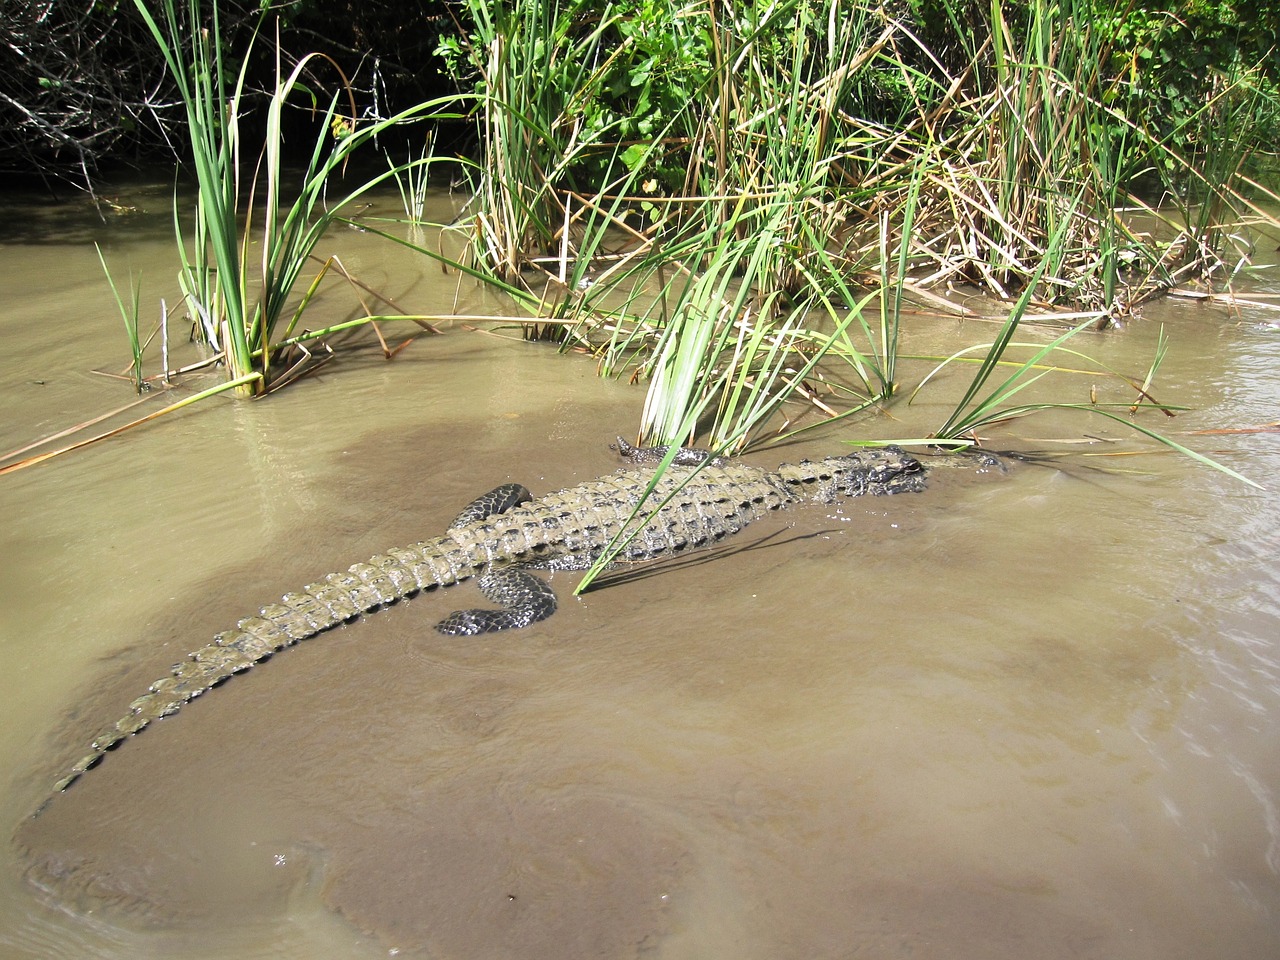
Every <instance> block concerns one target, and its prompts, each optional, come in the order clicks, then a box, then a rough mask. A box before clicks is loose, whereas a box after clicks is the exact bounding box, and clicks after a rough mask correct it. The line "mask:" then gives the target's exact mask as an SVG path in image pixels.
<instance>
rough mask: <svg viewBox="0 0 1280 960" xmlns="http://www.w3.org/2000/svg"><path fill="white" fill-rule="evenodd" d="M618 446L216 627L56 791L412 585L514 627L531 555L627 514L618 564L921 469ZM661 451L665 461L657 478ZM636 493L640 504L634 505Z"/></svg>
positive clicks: (905, 487) (476, 504)
mask: <svg viewBox="0 0 1280 960" xmlns="http://www.w3.org/2000/svg"><path fill="white" fill-rule="evenodd" d="M617 450H618V451H619V453H620V454H621V455H622V457H623V458H624V459H625V460H626V461H628V462H629V468H628V469H623V470H620V471H618V472H616V473H614V474H613V475H611V476H606V477H603V478H600V479H596V480H591V481H589V482H586V483H581V484H578V485H577V486H573V487H568V488H566V489H564V490H560V491H559V492H556V493H551V494H547V495H546V496H543V497H540V498H538V499H536V500H535V499H534V498H533V497H532V496H531V495H530V493H529V491H528V490H527V489H526V488H525V487H524V486H522V485H520V484H515V483H508V484H503V485H502V486H500V487H497V488H495V489H494V490H491V491H490V492H489V493H487V494H485V495H484V496H482V497H479V498H478V499H476V500H475V501H473V502H472V503H471V504H470V505H468V506H467V507H466V509H464V510H463V511H462V513H460V514H459V515H458V517H457V518H456V519H455V520H454V521H453V523H452V524H450V526H449V528H448V530H447V531H446V532H445V533H444V535H443V536H440V537H435V538H433V539H429V540H421V541H419V542H417V543H415V544H413V545H411V546H407V547H398V548H394V549H391V550H388V551H387V552H386V553H382V554H378V555H377V556H374V557H371V558H369V559H368V560H366V561H364V562H363V563H357V564H354V565H353V566H351V567H349V568H348V569H347V570H346V571H345V572H341V573H333V574H330V575H329V576H327V577H324V578H323V579H321V580H317V581H315V582H314V583H310V584H307V585H306V586H305V587H303V588H302V589H301V590H300V591H298V592H296V593H288V594H285V596H284V597H282V598H281V599H280V601H279V602H276V603H270V604H267V605H266V606H264V607H262V608H261V609H260V610H259V611H258V613H257V614H255V615H254V616H251V617H247V618H245V619H242V620H240V621H239V622H238V623H237V624H236V626H235V627H234V628H233V629H231V630H227V631H224V632H222V633H219V634H217V635H216V636H214V638H213V640H212V641H211V642H210V643H208V644H206V645H205V646H203V647H201V648H200V649H199V650H196V651H195V652H194V653H192V654H190V655H189V656H188V657H187V658H186V659H185V660H183V661H182V662H181V663H178V664H175V665H174V666H173V668H172V669H171V671H170V673H169V675H168V676H165V677H163V678H161V679H160V680H157V681H156V682H155V683H153V684H151V686H150V688H149V689H148V690H147V692H146V693H144V694H143V695H142V696H140V697H138V698H137V699H136V700H134V701H133V702H132V703H131V704H130V705H129V709H128V713H127V714H126V715H125V716H124V717H123V719H121V720H118V721H117V722H115V723H112V724H111V725H110V726H108V727H107V728H106V729H105V730H103V731H102V732H101V733H100V734H98V736H96V737H95V738H94V739H93V740H92V742H91V745H90V752H89V753H88V754H87V755H86V756H84V757H83V758H82V759H81V760H79V761H78V762H76V763H75V764H74V765H73V766H72V767H71V769H70V771H69V772H68V773H67V774H66V776H64V777H63V778H62V779H60V780H59V781H58V782H57V784H56V785H55V788H54V793H53V795H56V794H57V793H59V792H61V791H63V790H66V789H67V788H68V787H69V786H71V784H72V783H74V782H75V781H76V780H77V779H78V778H79V777H80V776H81V775H82V774H83V773H85V772H86V771H87V770H89V769H91V768H93V767H94V766H96V765H97V764H98V763H99V762H100V761H101V760H102V758H103V756H104V755H105V754H106V753H107V751H109V750H111V749H114V748H115V747H117V746H118V745H119V744H120V743H121V742H122V741H123V740H125V739H126V738H128V737H130V736H132V735H134V734H137V733H139V732H141V731H142V730H143V729H144V728H145V727H146V726H148V725H149V724H150V723H151V722H152V721H154V720H157V719H159V718H161V717H165V716H169V715H170V714H173V713H176V712H177V711H178V710H179V709H181V707H182V706H183V705H184V704H186V703H188V702H189V701H191V700H193V699H195V698H196V697H198V696H200V695H201V694H203V693H205V692H206V691H208V690H210V689H212V688H213V687H215V686H218V685H219V684H221V683H223V682H224V681H226V680H227V679H229V678H230V677H232V676H233V675H235V674H238V673H241V672H243V671H245V670H248V669H249V668H250V667H252V666H253V665H254V664H256V663H260V662H262V661H264V660H267V659H269V658H270V657H271V656H272V655H273V654H275V653H276V652H278V651H280V650H282V649H283V648H285V647H287V646H291V645H293V644H296V643H298V642H299V641H302V640H306V639H309V638H311V637H314V636H316V635H317V634H319V633H322V632H324V631H326V630H329V629H331V628H333V627H336V626H338V625H340V624H343V623H349V622H351V621H353V620H355V619H357V618H359V617H360V616H361V615H362V614H364V613H368V612H372V611H374V610H377V609H379V608H380V607H383V606H387V605H389V604H393V603H396V602H397V601H398V600H401V599H404V598H407V597H412V596H414V595H416V594H418V593H419V592H422V591H428V590H433V589H435V588H437V587H448V586H452V585H453V584H457V583H461V582H462V581H464V580H468V579H473V578H474V579H475V580H476V582H477V585H478V586H479V588H480V592H481V593H482V594H484V596H485V597H487V598H488V599H489V600H491V601H492V602H494V603H496V604H498V605H499V607H498V609H466V610H457V611H455V612H453V613H451V614H449V616H447V617H446V618H445V619H444V620H442V621H441V622H440V623H439V624H437V625H436V629H437V630H439V631H440V632H441V633H444V634H447V635H451V636H468V635H475V634H481V633H491V632H495V631H500V630H511V629H518V628H521V627H526V626H528V625H530V624H532V623H536V622H538V621H540V620H545V619H546V618H547V617H549V616H551V615H552V614H553V613H554V612H555V610H556V596H555V593H554V592H552V590H551V587H550V586H549V585H548V584H546V583H545V582H544V581H543V580H542V579H541V578H539V577H537V576H535V575H534V574H532V573H530V572H529V571H530V569H536V568H542V569H548V570H585V569H587V568H589V567H590V566H591V565H592V564H594V563H595V562H596V560H597V559H598V558H599V557H600V556H601V555H602V553H603V552H604V551H605V550H606V549H607V548H608V547H609V545H610V544H611V542H613V541H614V539H615V535H617V534H619V533H620V532H621V531H623V530H624V528H626V529H627V530H628V532H629V531H630V530H632V529H635V530H636V533H635V535H634V537H632V538H631V539H630V540H629V541H627V542H626V543H625V545H624V546H623V547H622V548H621V549H620V551H619V552H618V553H617V554H616V556H615V558H614V560H613V561H612V562H613V563H615V564H617V563H628V562H636V561H644V560H653V559H657V558H660V557H668V556H673V555H676V554H681V553H684V552H686V551H690V550H695V549H697V548H699V547H704V546H708V545H710V544H712V543H715V542H716V541H719V540H720V539H722V538H724V537H726V536H729V535H730V534H734V533H737V532H738V531H739V530H741V529H742V528H743V527H745V526H746V525H747V524H749V523H751V522H752V521H753V520H755V519H758V518H759V517H761V516H764V515H765V514H767V513H769V512H771V511H774V510H778V509H780V508H783V507H787V506H789V505H791V504H794V503H798V502H801V501H813V502H818V503H831V502H834V501H836V500H837V499H839V498H841V497H856V496H861V495H864V494H893V493H903V492H918V491H920V490H922V489H924V483H925V470H924V467H923V466H922V465H921V464H920V462H919V461H918V460H916V459H915V458H914V457H911V456H909V455H908V454H906V453H903V452H902V451H901V450H900V449H898V448H896V447H884V448H881V449H877V450H871V451H867V452H863V453H851V454H848V455H845V456H835V457H828V458H826V459H824V460H819V461H812V462H811V461H808V460H804V461H801V462H800V463H798V464H786V463H784V464H782V465H781V466H779V467H778V468H777V469H776V470H773V471H769V470H764V469H761V468H759V467H754V466H750V465H748V464H746V463H743V462H741V461H739V460H732V459H728V458H725V457H719V456H713V455H711V454H710V453H708V452H707V451H703V450H695V449H689V448H679V449H677V450H675V451H671V453H670V455H668V450H667V448H665V447H644V448H640V447H633V446H631V445H630V444H628V443H626V442H625V441H624V440H621V439H619V441H618V446H617ZM663 459H669V460H670V463H669V465H668V467H667V469H666V470H665V471H663V472H662V473H661V475H660V476H659V477H658V479H657V481H656V484H654V483H653V481H654V476H655V474H656V473H657V472H658V467H659V466H660V465H661V461H662V460H663ZM651 484H653V488H652V490H650V486H651ZM642 503H643V504H645V506H644V508H643V509H640V510H637V508H639V507H640V505H641V504H642ZM633 513H634V514H635V515H636V516H637V517H640V518H644V517H646V516H647V519H644V520H643V522H642V524H641V525H639V526H637V525H636V523H635V522H631V520H632V516H633ZM50 799H52V795H51V797H50ZM46 803H47V801H46ZM41 809H43V807H42V808H41ZM37 812H38V811H37Z"/></svg>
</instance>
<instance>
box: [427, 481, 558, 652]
mask: <svg viewBox="0 0 1280 960" xmlns="http://www.w3.org/2000/svg"><path fill="white" fill-rule="evenodd" d="M531 499H533V498H532V496H531V495H530V493H529V491H528V489H527V488H526V487H524V486H523V485H521V484H519V483H504V484H503V485H502V486H500V487H494V488H493V489H492V490H490V491H489V492H488V493H486V494H485V495H484V496H482V497H476V499H475V500H472V501H471V503H469V504H467V506H466V507H465V508H464V509H463V511H462V512H461V513H460V514H458V517H457V519H456V520H454V521H453V523H451V524H449V527H450V529H453V528H455V527H463V526H466V525H467V524H469V523H474V522H475V521H477V520H484V519H486V518H488V517H492V516H496V515H498V514H503V513H506V512H507V511H508V510H510V509H511V508H512V507H518V506H520V504H522V503H528V502H529V501H530V500H531ZM476 585H477V586H478V587H479V588H480V592H481V593H483V594H484V595H485V596H486V597H487V598H488V599H490V600H492V601H493V602H494V603H496V604H499V605H500V606H501V607H502V609H501V610H480V609H476V610H455V611H454V612H453V613H451V614H449V616H447V617H445V618H444V619H443V620H441V621H440V622H439V623H438V624H436V629H437V630H439V631H440V632H441V633H446V634H449V635H451V636H456V637H465V636H474V635H475V634H478V633H496V632H497V631H499V630H517V629H519V628H520V627H527V626H529V624H531V623H537V622H538V621H539V620H545V619H547V617H549V616H551V615H552V614H553V613H555V612H556V595H555V593H554V592H552V590H551V588H550V587H549V586H547V584H545V583H544V582H543V581H542V580H540V579H538V578H537V577H535V576H534V575H533V574H531V573H528V572H527V571H524V570H520V569H517V568H516V567H510V566H502V567H491V568H490V569H488V570H486V571H485V572H484V573H483V574H481V575H480V577H479V578H477V580H476Z"/></svg>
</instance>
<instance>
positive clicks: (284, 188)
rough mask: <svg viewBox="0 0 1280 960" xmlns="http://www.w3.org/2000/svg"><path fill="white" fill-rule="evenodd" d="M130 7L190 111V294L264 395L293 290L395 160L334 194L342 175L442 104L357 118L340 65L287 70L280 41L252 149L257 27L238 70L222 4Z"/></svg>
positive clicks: (292, 307)
mask: <svg viewBox="0 0 1280 960" xmlns="http://www.w3.org/2000/svg"><path fill="white" fill-rule="evenodd" d="M134 3H135V5H136V6H137V8H138V10H139V12H140V13H141V15H142V18H143V20H144V22H145V23H146V25H147V28H148V30H149V31H150V33H151V36H152V37H153V39H154V40H155V42H156V44H157V46H158V47H159V49H160V52H161V54H162V55H163V57H164V60H165V63H166V65H167V66H168V69H169V72H170V74H171V76H172V77H173V80H174V82H175V84H176V85H177V89H178V92H179V95H180V98H181V100H182V105H183V108H184V110H185V115H186V130H187V133H188V137H189V146H190V150H191V158H192V164H193V167H194V172H195V179H196V187H197V192H196V197H195V203H194V209H193V210H192V211H191V212H190V214H189V216H188V217H186V218H184V217H183V216H182V212H181V210H180V205H179V203H178V202H177V200H175V208H174V229H175V232H176V234H177V240H178V246H179V249H180V250H181V251H182V269H181V273H180V278H179V280H180V285H181V287H182V292H183V295H184V297H185V299H186V303H187V307H188V309H189V311H190V312H191V314H192V316H193V317H194V318H195V319H196V321H197V323H198V325H199V327H200V329H201V330H202V331H203V334H204V336H205V338H206V339H207V340H208V342H209V343H210V344H211V345H212V346H213V347H214V349H216V350H219V351H222V353H223V354H224V356H225V360H226V365H227V370H228V378H229V379H230V380H233V381H236V382H238V383H239V384H241V386H240V387H238V390H237V392H240V393H243V394H252V393H257V392H261V391H262V390H264V389H266V386H267V384H268V381H269V378H270V374H271V371H270V365H271V362H272V352H273V348H274V346H275V344H276V341H277V340H278V339H283V338H288V337H289V336H290V335H291V334H292V333H293V331H294V329H295V327H296V325H297V323H298V320H299V317H300V315H301V311H302V309H304V308H305V305H306V304H307V303H308V302H309V297H304V298H302V300H301V303H300V304H299V303H298V302H297V300H296V298H295V296H294V292H295V289H296V288H297V287H298V284H299V281H300V280H302V279H303V277H304V276H305V275H306V274H307V271H308V270H314V268H313V267H312V266H311V263H310V261H311V258H312V255H313V253H314V251H315V248H316V246H317V244H318V243H319V242H320V239H321V238H322V237H323V235H324V233H325V231H326V230H327V229H328V228H329V226H330V225H331V224H332V223H334V222H335V219H336V218H337V217H338V216H339V214H340V213H341V212H342V210H343V208H344V207H346V206H347V205H349V204H350V203H351V202H352V201H353V200H355V199H357V198H358V197H360V196H361V195H363V194H364V193H366V192H367V191H368V190H370V189H372V188H373V187H374V186H376V185H378V184H379V183H381V182H383V181H384V180H386V179H388V178H391V177H393V176H394V175H395V173H396V172H397V168H393V169H391V170H388V171H386V172H385V173H383V174H381V175H379V176H376V177H374V178H373V179H371V180H368V181H366V182H364V183H361V184H359V185H358V186H357V187H356V188H355V189H353V190H350V191H349V192H347V193H345V194H343V195H341V196H339V197H337V198H332V197H329V196H327V190H328V189H329V188H330V187H331V186H332V183H333V178H334V175H335V174H336V173H338V172H339V171H341V170H342V169H343V167H344V165H345V164H346V162H347V161H348V160H349V159H350V157H351V156H352V154H353V153H355V152H356V151H357V150H358V149H360V148H361V147H362V146H364V145H365V144H366V143H368V142H369V141H371V140H372V139H373V138H375V137H376V136H378V134H379V133H382V132H384V131H386V130H387V129H389V128H390V127H392V126H395V125H399V124H403V123H407V122H409V121H411V120H414V119H417V118H420V117H422V116H425V115H428V114H435V115H437V116H439V115H440V113H439V108H440V106H441V105H442V103H443V101H432V102H429V103H424V104H419V105H417V106H415V107H413V108H411V109H409V110H406V111H404V112H402V113H399V114H397V115H395V116H393V117H389V118H385V119H382V120H378V121H375V122H370V123H357V122H356V116H357V113H358V111H357V108H356V103H355V100H354V97H353V95H352V93H351V90H350V85H349V84H348V83H347V82H346V78H345V76H344V75H343V74H342V71H341V69H340V68H339V67H338V66H337V64H336V63H333V62H332V61H331V60H329V59H328V58H325V57H320V56H318V55H314V54H311V55H307V56H304V57H302V58H301V59H300V60H299V61H298V62H296V63H295V64H293V65H292V67H290V68H288V69H286V66H285V64H284V63H283V62H282V57H281V53H280V47H279V43H278V42H277V43H276V44H275V46H274V53H275V81H274V85H273V87H272V89H270V90H269V91H268V92H267V93H268V95H267V100H266V111H265V129H264V131H263V140H262V145H261V148H260V149H255V148H254V146H253V144H250V143H247V142H246V138H247V137H248V136H249V134H250V131H251V130H252V129H254V128H253V126H252V108H251V105H250V102H249V101H250V97H251V92H250V91H249V90H247V89H246V77H247V69H248V64H249V62H250V58H251V56H252V54H253V47H254V46H255V44H256V43H257V41H258V39H259V32H258V31H255V33H254V36H253V38H252V40H251V41H250V44H249V48H248V49H246V50H245V51H243V52H242V54H241V59H240V64H239V67H238V68H237V69H233V67H232V66H231V65H230V64H228V63H227V62H226V61H225V60H224V48H225V46H226V38H225V37H223V36H222V33H221V24H220V20H219V15H218V4H217V3H211V4H209V5H208V8H207V12H206V8H205V7H204V5H203V4H201V2H200V0H187V2H185V3H180V2H179V0H162V2H161V3H160V5H159V7H158V9H157V10H155V11H153V9H152V5H151V4H148V3H147V2H145V0H134ZM264 22H265V21H264ZM323 67H328V68H329V70H330V71H331V73H332V74H333V75H335V76H336V77H337V78H338V84H337V90H336V92H335V93H333V94H332V95H330V96H329V97H328V99H327V100H324V99H321V98H319V97H318V95H317V94H316V92H315V91H314V90H313V89H312V87H311V86H310V83H311V79H310V74H311V73H312V72H313V71H314V70H316V69H318V68H323ZM299 100H300V101H302V103H303V104H304V105H305V106H306V107H307V108H309V110H310V115H311V117H312V128H313V130H314V141H313V143H312V145H311V149H310V151H309V152H307V153H304V154H303V167H302V171H301V173H300V174H295V173H292V172H290V170H289V168H288V167H287V165H286V164H287V162H288V161H289V160H290V159H291V158H288V157H286V156H285V152H284V124H285V117H286V111H287V110H288V109H289V108H290V107H291V106H292V105H294V104H295V102H296V101H299ZM418 165H419V166H420V165H421V164H418ZM184 219H185V220H186V221H187V223H184ZM188 230H189V231H190V233H189V234H188V233H187V231H188Z"/></svg>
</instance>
